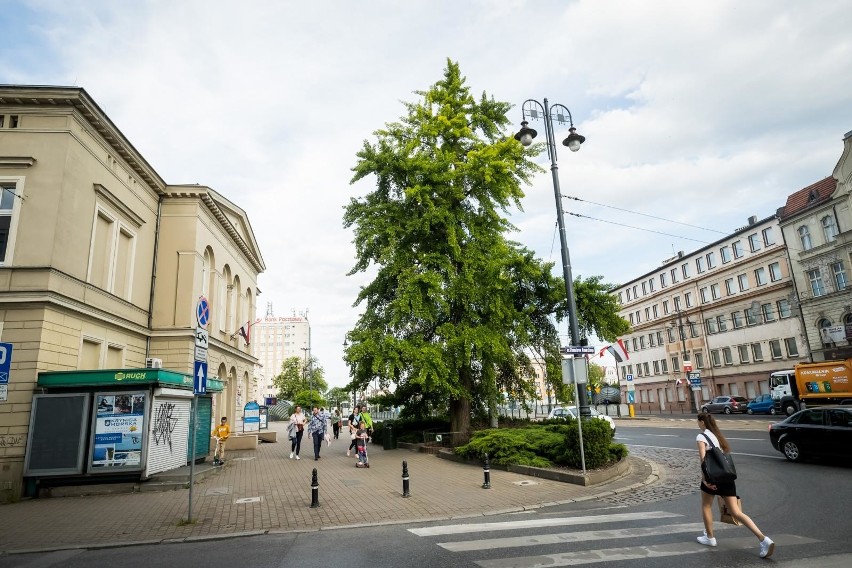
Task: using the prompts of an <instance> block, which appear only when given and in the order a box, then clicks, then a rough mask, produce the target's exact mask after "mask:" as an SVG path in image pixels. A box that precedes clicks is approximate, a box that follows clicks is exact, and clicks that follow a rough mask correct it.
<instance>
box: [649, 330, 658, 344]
mask: <svg viewBox="0 0 852 568" xmlns="http://www.w3.org/2000/svg"><path fill="white" fill-rule="evenodd" d="M656 338H657V336H655V335H654V334H653V333H649V334H648V345H650V346H651V347H656V346H657V341H656Z"/></svg>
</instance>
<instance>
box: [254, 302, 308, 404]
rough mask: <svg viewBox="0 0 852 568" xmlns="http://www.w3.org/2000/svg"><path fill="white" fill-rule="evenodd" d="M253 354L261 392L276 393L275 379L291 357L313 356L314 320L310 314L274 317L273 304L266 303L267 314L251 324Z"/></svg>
mask: <svg viewBox="0 0 852 568" xmlns="http://www.w3.org/2000/svg"><path fill="white" fill-rule="evenodd" d="M252 335H253V337H254V338H253V340H252V342H253V343H252V344H253V346H254V355H255V357H257V360H258V362H259V365H260V366H259V367H258V377H259V382H260V389H261V393H262V394H261V396H262V397H263V398H272V397H275V396H277V391H276V389H275V386H274V385H273V379H275V377H276V376H277V375H278V374H279V373H280V372H281V365H282V363H284V360H285V359H288V358H289V357H299V358H300V359H302V360H303V361H304V363H305V364H307V363H308V360H309V359H310V356H311V324H310V322H309V321H308V318H307V314H306V313H303V314H301V315H296V313H295V310H294V312H293V314H292V315H291V316H290V317H275V314H274V313H273V311H272V304H267V308H266V316H265V317H264V318H263V319H258V320H257V321H256V322H255V324H254V326H253V327H252Z"/></svg>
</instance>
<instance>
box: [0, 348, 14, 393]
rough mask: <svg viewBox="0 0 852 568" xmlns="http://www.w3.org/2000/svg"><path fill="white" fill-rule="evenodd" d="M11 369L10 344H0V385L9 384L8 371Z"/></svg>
mask: <svg viewBox="0 0 852 568" xmlns="http://www.w3.org/2000/svg"><path fill="white" fill-rule="evenodd" d="M11 367H12V344H11V343H0V384H6V383H8V382H9V370H10V369H11Z"/></svg>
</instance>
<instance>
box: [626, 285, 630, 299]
mask: <svg viewBox="0 0 852 568" xmlns="http://www.w3.org/2000/svg"><path fill="white" fill-rule="evenodd" d="M626 292H627V301H628V302H629V301H630V288H628V289H627V290H626Z"/></svg>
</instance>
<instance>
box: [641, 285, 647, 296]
mask: <svg viewBox="0 0 852 568" xmlns="http://www.w3.org/2000/svg"><path fill="white" fill-rule="evenodd" d="M647 294H648V284H647V282H642V295H643V296H645V295H647Z"/></svg>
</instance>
